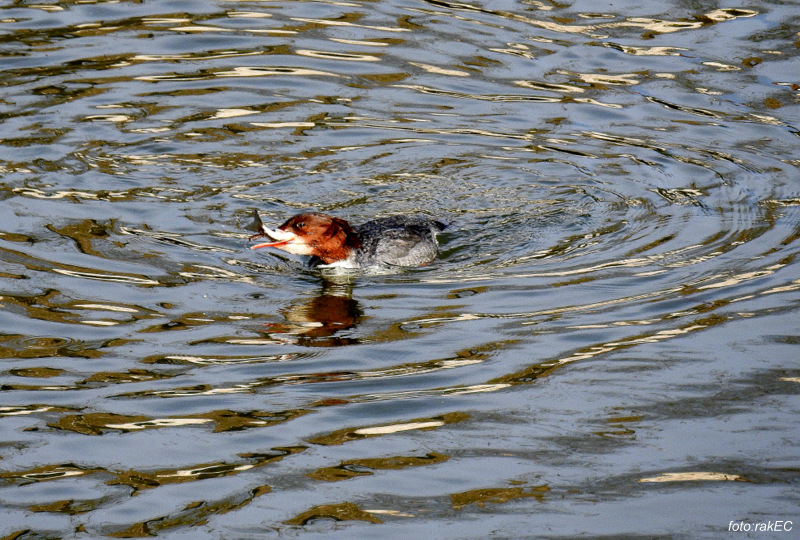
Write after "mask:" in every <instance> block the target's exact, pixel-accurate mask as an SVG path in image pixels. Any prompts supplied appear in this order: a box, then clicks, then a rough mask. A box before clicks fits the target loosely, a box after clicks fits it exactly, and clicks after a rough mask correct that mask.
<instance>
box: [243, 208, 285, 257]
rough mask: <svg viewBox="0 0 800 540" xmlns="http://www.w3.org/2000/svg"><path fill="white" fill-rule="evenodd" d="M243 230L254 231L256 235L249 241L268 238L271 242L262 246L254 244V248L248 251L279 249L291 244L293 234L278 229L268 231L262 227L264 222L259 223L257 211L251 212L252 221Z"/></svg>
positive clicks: (259, 218) (259, 217)
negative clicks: (267, 248)
mask: <svg viewBox="0 0 800 540" xmlns="http://www.w3.org/2000/svg"><path fill="white" fill-rule="evenodd" d="M245 229H247V230H249V231H254V232H255V233H256V234H254V235H253V236H251V237H250V240H255V239H256V238H261V237H262V236H264V237H267V238H269V239H270V240H272V242H267V243H264V244H256V245H255V246H250V249H259V248H265V247H280V246H284V245H286V244H288V243H289V242H291V241H292V240H293V239H294V237H295V234H294V233H291V232H288V231H282V230H280V229H268V228H266V227H265V226H264V222H262V221H261V216H259V215H258V210H253V221H252V223H250V224H249V225H247V226H246V227H245Z"/></svg>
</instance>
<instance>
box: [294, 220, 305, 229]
mask: <svg viewBox="0 0 800 540" xmlns="http://www.w3.org/2000/svg"><path fill="white" fill-rule="evenodd" d="M295 227H297V228H298V229H305V228H306V222H305V221H301V222H300V223H298V224H297V225H295Z"/></svg>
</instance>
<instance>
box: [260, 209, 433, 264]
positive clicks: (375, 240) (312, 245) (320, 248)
mask: <svg viewBox="0 0 800 540" xmlns="http://www.w3.org/2000/svg"><path fill="white" fill-rule="evenodd" d="M253 216H254V218H255V221H254V222H253V225H251V228H254V229H255V230H257V231H258V234H254V235H253V236H251V237H250V240H253V239H254V238H259V237H262V236H266V237H267V238H269V239H271V240H273V241H272V242H267V243H264V244H257V245H255V246H251V247H250V249H260V248H265V247H274V248H278V249H282V250H283V251H286V252H288V253H293V254H295V255H311V256H312V260H311V264H312V265H319V266H330V267H341V268H362V267H365V266H376V265H385V266H407V267H410V266H420V265H423V264H426V263H429V262H431V261H432V260H433V259H434V258H436V254H437V253H438V252H439V248H438V245H437V243H436V234H437V233H438V232H440V231H442V230H444V228H445V227H446V225H444V224H443V223H441V222H439V221H434V220H430V219H426V218H422V217H407V216H392V217H387V218H381V219H376V220H373V221H368V222H367V223H364V224H363V225H360V226H358V227H355V228H354V227H351V226H350V224H349V223H348V222H346V221H345V220H343V219H340V218H337V217H333V216H329V215H327V214H320V213H318V212H309V213H306V214H298V215H296V216H294V217H292V218H290V219H289V220H288V221H286V223H284V224H283V225H281V226H280V227H278V228H277V229H268V228H266V227H265V226H264V224H263V223H262V222H261V218H260V217H259V215H258V212H257V211H253Z"/></svg>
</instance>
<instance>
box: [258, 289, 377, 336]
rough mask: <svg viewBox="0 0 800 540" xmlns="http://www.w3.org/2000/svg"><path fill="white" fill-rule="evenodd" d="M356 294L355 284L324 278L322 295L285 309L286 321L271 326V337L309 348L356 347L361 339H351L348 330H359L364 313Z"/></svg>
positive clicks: (283, 313)
mask: <svg viewBox="0 0 800 540" xmlns="http://www.w3.org/2000/svg"><path fill="white" fill-rule="evenodd" d="M352 293H353V286H352V283H349V282H345V283H342V282H334V281H330V280H328V279H327V278H325V277H323V283H322V290H321V291H320V293H319V294H318V295H316V296H315V297H313V298H311V299H307V298H304V299H300V300H298V301H296V302H294V303H292V304H290V305H289V306H287V307H285V308H283V309H281V311H280V313H281V315H283V317H284V318H285V321H284V322H281V323H274V324H272V325H270V327H269V331H268V334H269V335H270V337H271V338H273V339H276V338H277V339H281V340H282V341H290V342H292V343H296V344H298V345H303V346H308V347H337V346H342V345H353V344H356V343H358V342H359V340H358V338H357V337H355V336H351V335H348V330H350V329H353V328H355V327H356V326H358V324H359V323H360V322H361V321H362V320H363V319H364V313H363V311H362V310H361V307H360V306H359V304H358V301H356V300H355V299H353V294H352Z"/></svg>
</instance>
